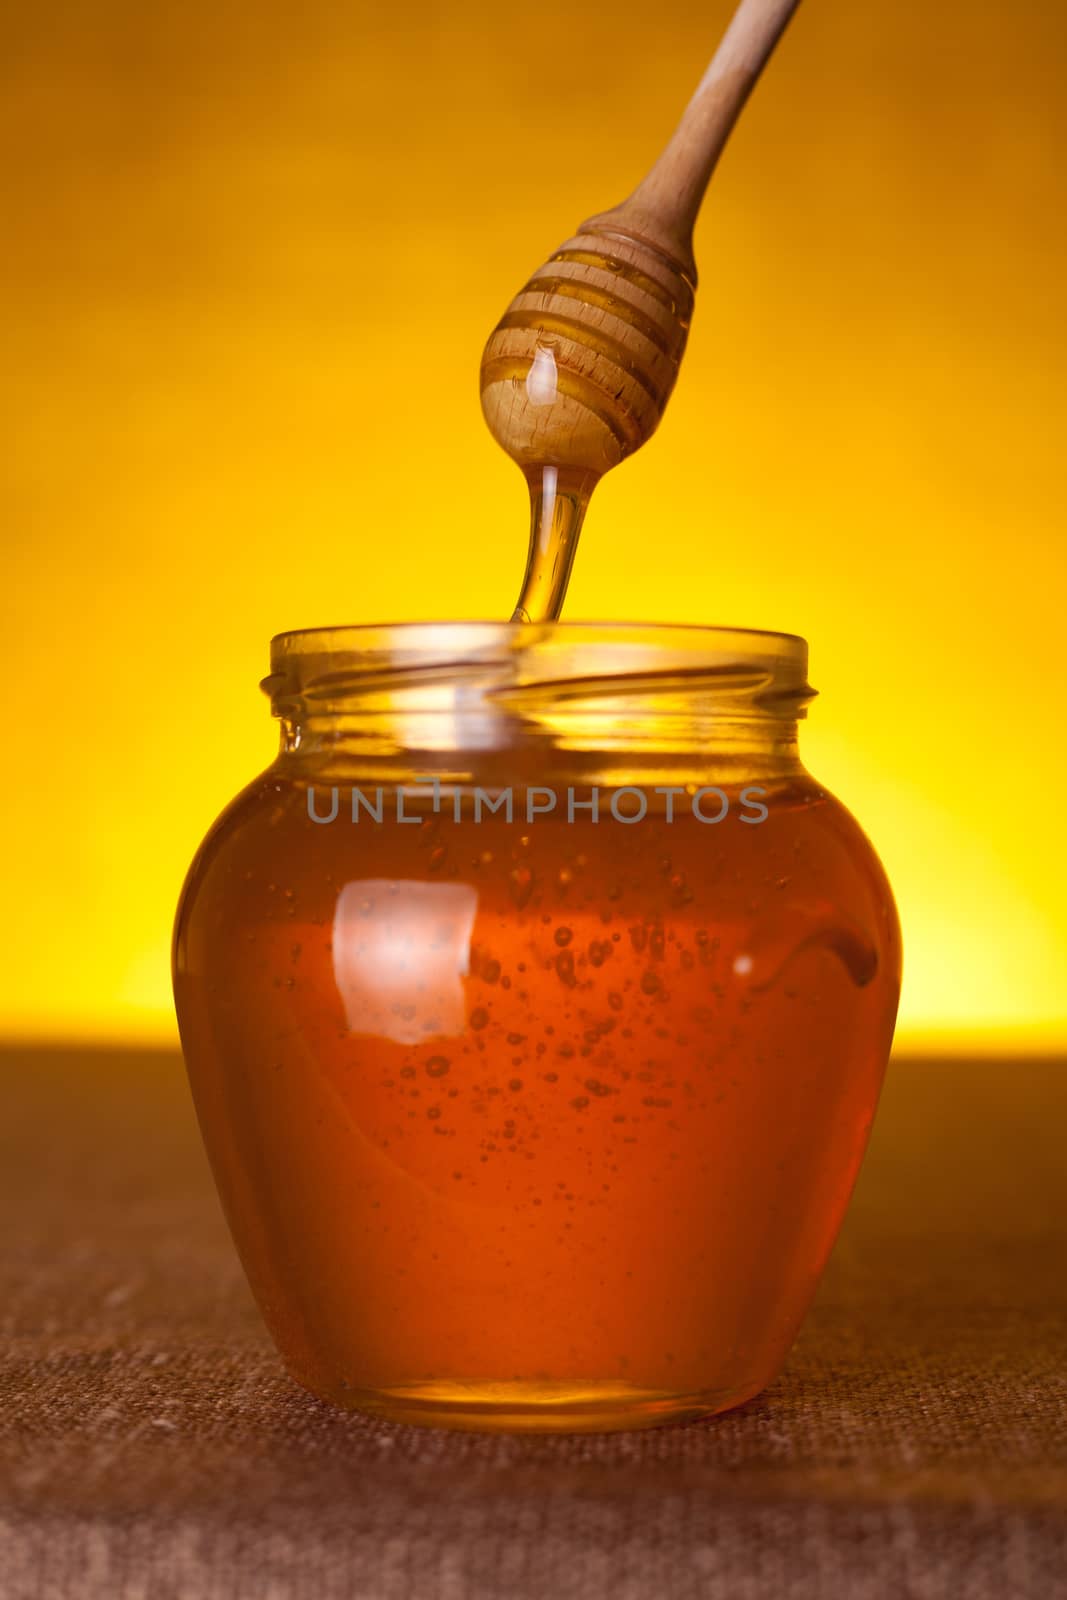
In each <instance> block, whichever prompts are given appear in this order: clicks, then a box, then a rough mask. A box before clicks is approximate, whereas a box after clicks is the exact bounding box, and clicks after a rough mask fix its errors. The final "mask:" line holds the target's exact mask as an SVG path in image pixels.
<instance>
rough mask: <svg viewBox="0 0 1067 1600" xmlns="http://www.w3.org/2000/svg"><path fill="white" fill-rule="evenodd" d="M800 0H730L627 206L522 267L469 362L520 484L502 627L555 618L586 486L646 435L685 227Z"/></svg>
mask: <svg viewBox="0 0 1067 1600" xmlns="http://www.w3.org/2000/svg"><path fill="white" fill-rule="evenodd" d="M799 3H800V0H741V4H740V5H739V6H738V8H737V11H736V12H735V14H734V17H733V20H732V21H731V23H730V26H729V28H728V29H727V31H726V33H725V35H724V36H723V39H722V43H721V44H720V45H719V48H718V50H717V51H716V52H715V56H714V58H713V59H712V62H711V65H710V66H709V67H708V70H707V72H706V73H705V74H704V77H703V78H702V79H701V81H700V84H699V85H698V87H697V90H696V93H695V94H694V95H693V98H692V99H691V100H690V102H689V104H688V106H687V107H686V109H685V111H684V112H683V114H682V118H681V121H680V122H679V124H678V126H677V128H676V129H675V131H674V134H673V135H672V137H671V139H670V141H669V143H668V144H667V146H666V148H665V149H664V151H663V153H662V155H661V156H660V157H659V160H658V161H657V162H656V164H655V165H654V166H653V168H652V170H651V171H650V172H649V174H648V176H647V177H646V178H645V179H644V180H643V181H642V182H641V183H640V184H638V186H637V188H636V189H635V190H634V192H633V194H632V195H630V197H629V199H628V200H624V201H623V202H622V204H621V205H618V206H615V207H613V208H612V210H610V211H602V212H600V213H599V214H598V215H597V216H595V217H591V218H590V219H589V221H588V222H583V223H582V225H581V227H580V228H579V229H578V232H577V234H576V235H575V236H574V238H572V239H568V240H567V241H566V243H565V244H563V245H561V246H560V248H559V249H558V250H556V251H554V253H553V254H552V255H551V256H550V257H549V259H548V260H547V261H546V262H545V264H544V265H543V266H541V267H538V269H537V271H536V272H535V273H534V274H533V276H532V277H531V278H530V280H529V282H528V283H526V284H525V285H524V286H523V288H522V289H520V291H519V293H518V294H517V295H516V296H515V298H514V300H512V302H511V304H510V305H509V307H508V309H507V310H506V311H505V313H504V315H503V316H502V317H501V319H500V321H499V322H498V323H497V325H496V327H495V329H494V330H493V332H492V334H491V335H490V337H489V342H488V343H487V345H486V347H485V351H484V353H483V355H482V368H481V395H482V410H483V412H484V414H485V419H486V422H487V423H488V424H489V428H490V431H491V433H492V435H493V437H494V438H495V439H496V441H497V442H498V444H500V445H502V446H503V448H504V449H505V450H506V451H507V453H508V455H509V456H511V458H512V460H513V461H515V462H517V463H518V465H519V466H520V467H521V468H522V470H523V472H524V474H525V475H526V478H527V481H528V483H529V486H530V496H531V505H532V521H531V531H530V551H529V557H528V561H527V568H526V576H525V579H524V582H523V588H522V594H521V595H520V598H519V604H518V607H517V608H516V611H515V615H514V619H513V620H515V621H524V622H528V621H542V620H552V619H554V618H556V617H558V616H559V614H560V610H561V608H562V605H563V598H564V595H565V593H566V589H567V581H568V579H569V577H570V569H571V565H572V563H573V560H574V553H575V549H576V547H577V542H578V534H579V532H580V531H581V524H582V518H583V517H584V514H585V508H586V506H587V504H588V501H589V496H590V494H591V493H592V490H593V488H594V487H595V485H596V483H597V481H598V479H599V478H601V477H602V476H603V474H604V473H605V472H607V471H608V470H609V469H610V468H611V467H614V466H616V465H617V464H618V463H619V462H620V461H622V460H623V459H624V457H626V456H629V455H632V454H633V453H634V451H635V450H639V449H640V447H641V446H642V445H643V444H644V443H645V441H646V440H647V439H650V438H651V437H652V434H653V433H654V432H655V430H656V427H657V426H658V424H659V420H660V418H661V417H662V415H663V411H664V408H665V406H666V404H667V401H668V399H669V398H670V394H671V390H672V389H673V388H674V383H675V379H676V378H677V376H678V368H679V365H680V363H681V359H682V355H683V352H684V350H685V343H686V338H687V336H688V332H689V323H690V318H691V316H692V311H693V296H694V291H695V289H696V282H697V271H696V263H695V261H694V259H693V225H694V223H695V221H696V217H697V212H698V211H699V209H700V204H701V201H702V200H703V198H704V191H705V189H706V188H707V186H708V181H709V179H710V178H711V174H712V172H713V171H714V169H715V164H716V162H717V161H718V159H719V156H720V154H721V153H722V149H723V146H724V145H725V143H726V140H727V138H728V137H729V135H730V130H731V129H732V127H733V125H734V123H735V122H736V120H737V117H738V115H739V114H740V112H741V109H742V107H743V106H744V104H745V101H746V100H747V99H748V96H749V94H750V93H751V90H752V88H753V86H754V84H755V82H756V80H757V78H758V77H759V75H760V72H761V71H762V70H763V67H764V65H765V63H766V61H767V59H768V58H769V56H770V54H771V51H772V50H773V49H774V46H775V44H776V43H777V42H778V39H779V38H780V36H781V34H782V32H783V31H784V29H785V26H786V24H787V23H788V21H789V19H790V17H791V16H792V14H793V12H794V11H795V10H796V8H797V6H798V4H799Z"/></svg>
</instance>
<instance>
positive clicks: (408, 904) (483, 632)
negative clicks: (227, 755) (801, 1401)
mask: <svg viewBox="0 0 1067 1600" xmlns="http://www.w3.org/2000/svg"><path fill="white" fill-rule="evenodd" d="M271 666H272V670H271V675H270V677H269V678H267V679H266V680H265V683H264V688H265V689H266V690H267V691H268V693H269V694H270V697H271V702H272V707H273V711H274V714H275V716H276V717H278V718H279V719H280V722H281V735H282V736H281V749H280V751H279V754H278V757H277V759H276V760H275V761H274V763H273V764H272V765H271V766H270V767H269V768H268V769H267V770H266V772H264V773H263V775H262V776H261V777H259V778H257V779H256V780H255V781H254V782H253V783H252V784H250V785H249V787H248V788H247V789H245V790H244V792H243V793H242V794H240V795H239V796H238V797H237V799H236V800H234V801H233V803H232V804H231V805H230V807H229V808H228V809H227V810H226V811H225V812H224V813H223V815H222V816H221V817H220V819H219V820H218V822H217V823H216V824H215V826H214V827H213V828H212V829H211V831H210V833H209V834H208V836H207V839H206V840H205V842H204V844H203V845H202V846H201V849H200V851H199V853H198V855H197V857H196V859H195V861H194V862H193V865H192V868H191V869H190V873H189V877H188V880H187V882H186V885H185V889H184V891H183V894H182V899H181V904H180V907H179V911H178V919H177V927H176V931H175V953H174V983H175V995H176V1003H177V1010H178V1018H179V1023H180V1027H181V1037H182V1043H183V1046H184V1050H185V1056H186V1062H187V1065H188V1071H189V1077H190V1080H191V1084H192V1090H193V1095H194V1098H195V1101H196V1107H197V1111H198V1114H199V1118H200V1124H201V1127H202V1130H203V1135H204V1140H205V1143H206V1145H207V1150H208V1154H209V1157H210V1160H211V1164H212V1167H213V1170H214V1174H215V1178H216V1181H217V1184H218V1188H219V1192H220V1195H221V1198H222V1202H223V1206H224V1208H225V1211H226V1215H227V1218H228V1220H229V1224H230V1227H231V1229H232V1232H233V1236H234V1239H235V1241H236V1243H237V1248H238V1250H239V1252H240V1255H241V1259H242V1261H243V1263H244V1266H245V1269H246V1271H247V1274H248V1278H249V1281H250V1283H251V1285H252V1289H253V1291H254V1293H255V1296H256V1298H257V1300H258V1302H259V1305H260V1307H261V1309H262V1312H263V1315H264V1317H265V1319H266V1321H267V1323H268V1325H269V1327H270V1330H271V1332H272V1334H273V1335H274V1338H275V1339H276V1341H277V1344H278V1347H279V1349H280V1351H281V1353H282V1356H283V1358H284V1361H285V1364H286V1366H287V1367H288V1369H289V1371H290V1373H291V1374H292V1375H293V1377H294V1378H296V1379H297V1380H298V1382H300V1383H301V1384H303V1385H305V1386H306V1387H307V1388H308V1389H310V1390H311V1391H312V1392H313V1393H314V1394H316V1395H319V1396H321V1397H322V1398H323V1399H324V1400H328V1401H331V1402H333V1403H334V1404H336V1405H340V1406H346V1407H355V1408H358V1409H360V1410H363V1411H367V1412H372V1413H376V1414H378V1415H381V1416H385V1417H389V1418H392V1419H394V1420H397V1421H401V1422H409V1423H411V1422H414V1423H419V1422H422V1423H430V1424H437V1425H445V1426H452V1427H466V1428H481V1429H488V1430H492V1429H509V1430H520V1429H548V1430H554V1431H577V1430H600V1429H612V1428H633V1427H641V1426H647V1425H651V1424H656V1423H662V1422H667V1421H671V1420H676V1419H682V1418H692V1417H696V1416H701V1415H707V1414H709V1413H711V1412H716V1411H721V1410H723V1409H725V1408H727V1407H730V1406H735V1405H738V1404H740V1403H741V1402H742V1401H744V1400H747V1399H749V1398H750V1397H751V1396H752V1395H754V1394H756V1393H757V1392H758V1391H759V1390H760V1389H762V1388H763V1387H764V1386H765V1385H766V1384H767V1383H768V1382H769V1381H770V1380H771V1379H772V1378H773V1377H774V1376H775V1374H776V1373H777V1372H778V1370H779V1368H780V1367H781V1365H782V1362H783V1361H784V1358H785V1356H786V1353H787V1352H788V1350H789V1347H790V1344H791V1342H792V1340H793V1338H794V1335H795V1334H796V1331H797V1328H798V1326H799V1324H800V1321H801V1318H802V1317H803V1315H804V1312H805V1310H806V1308H807V1306H808V1304H809V1302H810V1300H811V1297H812V1294H813V1292H814V1290H815V1286H816V1284H817V1282H818V1279H819V1275H820V1273H821V1271H822V1268H823V1265H824V1263H825V1261H826V1259H827V1256H828V1254H829V1252H830V1249H831V1246H832V1244H833V1241H834V1238H835V1235H836V1233H837V1231H838V1227H839V1225H840V1223H841V1219H842V1216H843V1213H844V1210H845V1207H846V1204H847V1202H848V1198H849V1194H850V1192H851V1189H852V1186H853V1182H854V1180H855V1177H856V1174H857V1170H858V1168H859V1164H860V1160H861V1158H862V1155H863V1150H864V1147H865V1144H866V1142H867V1135H868V1131H869V1129H870V1125H871V1119H872V1117H873V1114H874V1110H875V1105H876V1102H877V1098H878V1093H879V1089H880V1085H881V1081H882V1076H883V1073H884V1070H885V1065H886V1060H887V1057H888V1054H889V1048H890V1042H891V1039H892V1033H893V1024H894V1018H895V1014H896V1006H897V997H898V990H899V980H900V937H899V930H898V924H897V917H896V912H895V909H894V905H893V900H892V896H891V893H890V890H889V886H888V883H887V882H886V878H885V875H884V873H883V871H882V868H881V866H880V864H879V862H878V859H877V857H876V856H875V854H874V851H873V850H872V848H871V846H870V844H869V843H868V841H867V839H866V838H865V837H864V835H863V833H862V832H861V830H860V828H859V827H858V826H857V824H856V822H855V821H854V820H853V818H852V817H851V816H850V815H849V813H848V812H847V811H846V810H845V809H844V808H843V806H841V805H840V804H839V802H838V801H836V800H835V799H833V797H832V796H830V795H829V794H827V793H826V792H825V790H823V789H822V788H820V786H819V785H818V783H816V782H815V780H814V779H812V778H811V777H810V776H809V775H808V773H807V772H806V771H805V769H804V768H803V766H802V765H801V763H800V760H799V757H798V754H797V721H798V719H799V718H801V717H802V716H803V715H804V713H805V708H806V705H807V703H808V702H809V700H810V699H811V697H812V694H813V691H812V690H811V689H810V688H809V687H808V684H807V680H806V673H807V647H806V645H805V643H804V641H803V640H802V639H799V638H794V637H791V636H788V635H784V634H772V633H760V632H754V631H739V630H732V629H714V628H689V627H643V626H621V625H620V626H616V625H606V626H596V625H586V624H559V623H557V624H553V625H550V626H545V627H540V626H531V625H525V626H515V625H497V624H491V623H472V624H458V623H457V624H452V623H449V624H443V625H430V624H407V625H403V626H398V627H381V628H377V627H371V628H333V629H320V630H310V631H307V632H301V633H290V634H283V635H281V636H280V637H278V638H276V639H275V640H274V641H273V645H272V658H271Z"/></svg>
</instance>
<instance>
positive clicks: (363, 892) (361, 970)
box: [333, 878, 478, 1044]
mask: <svg viewBox="0 0 1067 1600" xmlns="http://www.w3.org/2000/svg"><path fill="white" fill-rule="evenodd" d="M477 909H478V894H477V890H475V889H473V888H472V887H471V886H470V885H469V884H461V883H419V882H412V881H408V880H399V881H396V880H392V879H388V878H361V879H358V880H357V881H355V882H354V883H349V884H346V885H345V887H344V888H343V889H342V891H341V893H340V895H339V896H338V898H337V907H336V910H335V912H334V922H333V970H334V978H335V980H336V983H337V988H338V991H339V993H340V995H341V999H342V1001H343V1003H344V1008H345V1017H346V1019H347V1021H348V1026H349V1028H350V1029H351V1031H352V1032H353V1033H369V1034H377V1035H379V1036H384V1037H385V1038H387V1039H392V1040H393V1041H394V1042H395V1043H397V1044H417V1043H419V1042H422V1041H425V1040H427V1039H429V1038H432V1037H433V1036H434V1035H439V1034H450V1035H455V1034H460V1033H462V1032H463V1031H464V1028H465V1026H466V1006H465V996H464V987H463V980H464V978H465V977H466V976H467V974H468V972H469V970H470V947H471V932H472V930H473V927H474V917H475V913H476V911H477Z"/></svg>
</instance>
